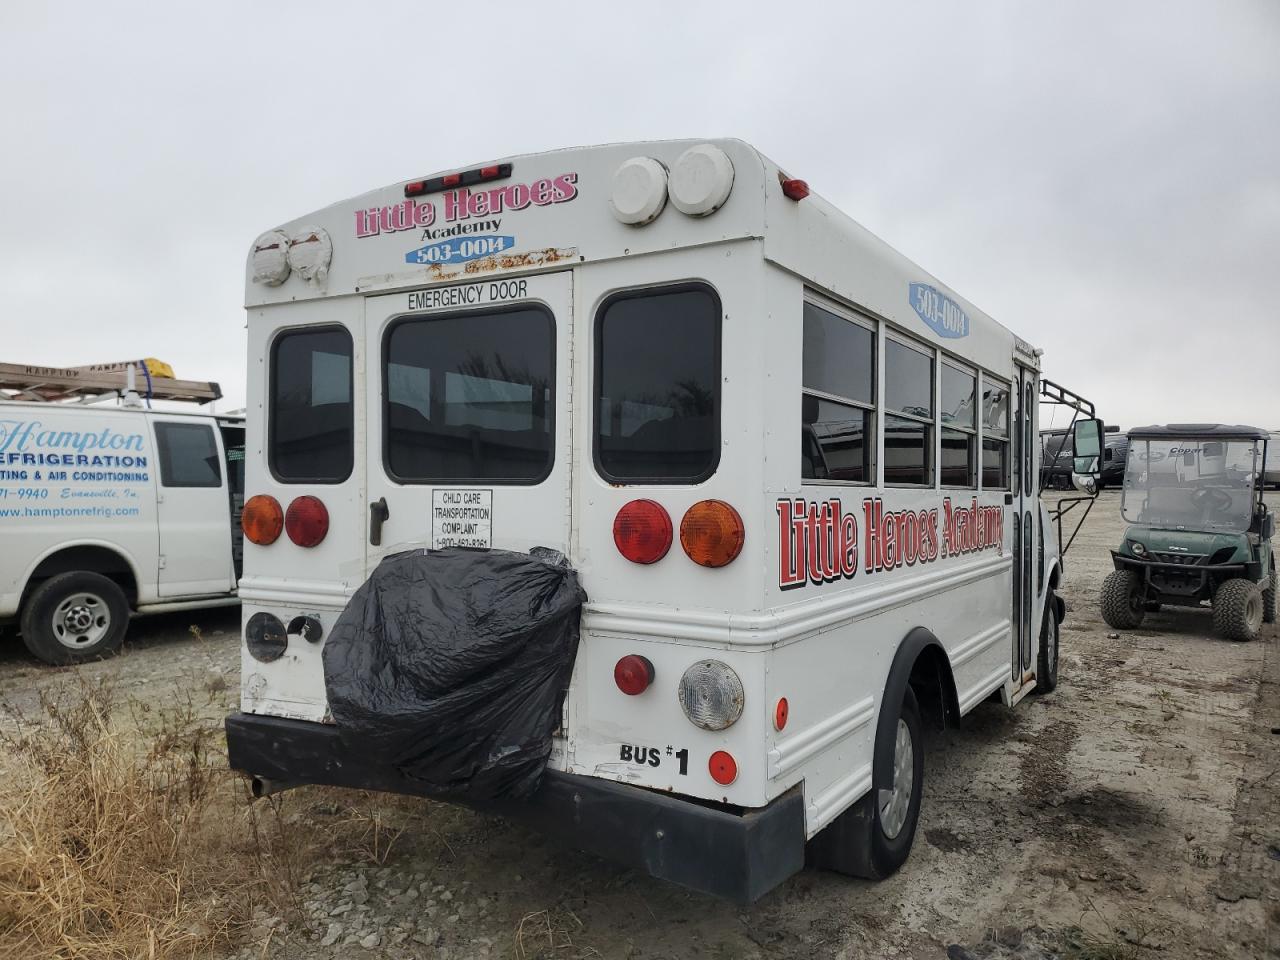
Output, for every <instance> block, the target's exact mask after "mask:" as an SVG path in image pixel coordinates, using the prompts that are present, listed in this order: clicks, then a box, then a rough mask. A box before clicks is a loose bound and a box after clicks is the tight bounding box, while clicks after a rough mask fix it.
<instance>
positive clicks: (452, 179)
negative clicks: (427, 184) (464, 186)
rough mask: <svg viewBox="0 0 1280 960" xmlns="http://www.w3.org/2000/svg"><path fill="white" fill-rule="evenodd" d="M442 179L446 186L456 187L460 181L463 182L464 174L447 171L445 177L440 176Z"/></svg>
mask: <svg viewBox="0 0 1280 960" xmlns="http://www.w3.org/2000/svg"><path fill="white" fill-rule="evenodd" d="M440 181H441V183H443V184H444V185H445V186H446V187H456V186H458V185H459V184H460V183H462V174H460V173H446V174H445V175H444V176H443V177H441V178H440Z"/></svg>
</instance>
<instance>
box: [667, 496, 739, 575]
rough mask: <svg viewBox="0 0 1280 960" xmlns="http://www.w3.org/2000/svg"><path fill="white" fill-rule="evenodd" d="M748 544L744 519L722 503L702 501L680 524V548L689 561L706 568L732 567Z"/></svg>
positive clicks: (690, 510) (692, 508) (690, 509)
mask: <svg viewBox="0 0 1280 960" xmlns="http://www.w3.org/2000/svg"><path fill="white" fill-rule="evenodd" d="M745 540H746V530H745V529H744V527H743V525H742V517H741V516H739V515H738V511H737V510H735V509H733V507H731V506H729V504H727V503H725V502H724V501H723V500H700V501H698V502H697V503H695V504H694V505H693V506H692V507H690V508H689V509H688V510H686V511H685V514H684V519H683V520H681V521H680V546H682V547H684V552H685V553H687V554H688V555H689V559H690V560H692V561H693V562H694V563H697V564H700V565H702V566H704V567H723V566H725V565H726V564H728V563H732V562H733V560H734V558H736V557H737V556H738V554H739V553H741V552H742V544H743V542H744V541H745Z"/></svg>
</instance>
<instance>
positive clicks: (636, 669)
mask: <svg viewBox="0 0 1280 960" xmlns="http://www.w3.org/2000/svg"><path fill="white" fill-rule="evenodd" d="M613 682H614V683H616V684H617V685H618V689H619V690H621V691H622V692H623V693H625V694H626V695H627V696H629V697H634V696H635V695H636V694H639V693H644V692H645V691H646V690H648V689H649V685H650V684H651V683H653V664H652V663H650V662H649V658H648V657H642V656H640V655H639V654H635V653H632V654H628V655H627V656H625V657H623V658H622V659H621V660H619V661H618V662H617V664H616V665H615V666H614V668H613Z"/></svg>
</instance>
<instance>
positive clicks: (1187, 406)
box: [0, 0, 1280, 429]
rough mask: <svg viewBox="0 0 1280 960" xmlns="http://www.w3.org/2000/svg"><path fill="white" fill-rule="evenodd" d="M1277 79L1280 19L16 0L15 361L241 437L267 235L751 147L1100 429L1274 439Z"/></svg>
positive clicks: (864, 7)
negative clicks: (596, 147) (874, 240)
mask: <svg viewBox="0 0 1280 960" xmlns="http://www.w3.org/2000/svg"><path fill="white" fill-rule="evenodd" d="M480 11H483V12H482V13H481V12H480ZM1278 50H1280V2H1277V0H1258V2H1252V3H1251V2H1236V0H1213V2H1208V0H1205V2H1171V0H1151V2H1145V3H1144V2H1132V3H1116V2H1114V0H1111V2H1095V3H1087V2H1079V0H1072V2H1066V0H1063V2H1056V3H1052V2H1042V3H1027V2H1022V0H1016V2H987V0H968V2H964V3H958V2H950V0H947V2H937V3H924V2H918V3H888V2H885V3H878V4H871V3H845V2H840V3H837V2H832V3H830V4H823V5H812V6H810V5H806V4H803V3H799V2H795V0H789V2H786V3H781V4H779V3H776V2H771V3H768V4H760V5H758V6H753V5H751V4H748V3H725V4H709V3H708V4H701V3H698V2H695V0H681V2H676V3H662V2H655V0H650V2H647V3H629V4H625V5H624V4H614V3H603V2H592V3H583V4H580V5H576V4H554V3H553V4H529V3H510V4H507V3H503V2H497V0H495V2H490V3H486V4H467V3H460V4H436V3H422V2H417V3H405V4H391V3H386V4H380V3H376V2H369V3H363V4H349V3H324V2H318V0H311V2H306V3H292V2H275V3H261V2H258V3H252V4H249V3H244V4H240V3H231V2H221V0H220V2H218V3H205V4H198V5H197V4H194V3H171V4H159V3H154V2H152V3H147V4H126V3H110V4H106V3H89V2H87V0H86V2H83V3H78V4H68V3H51V2H27V0H4V2H3V3H0V98H2V101H0V102H3V108H4V109H3V115H2V121H3V125H4V131H5V132H4V136H3V139H2V140H0V144H2V147H0V198H2V200H3V213H2V214H0V330H2V332H3V338H2V339H0V343H2V344H3V347H2V348H0V360H4V361H15V362H38V363H48V364H56V365H67V366H70V365H75V364H81V363H91V362H97V361H109V360H123V359H129V358H136V357H140V356H154V357H159V358H161V359H163V360H167V361H168V362H169V363H171V364H172V365H173V366H174V368H175V369H176V371H177V373H178V375H179V376H181V377H186V378H191V379H214V380H218V381H220V382H221V383H222V385H223V389H224V391H225V392H226V394H227V398H228V399H227V401H226V402H224V403H223V404H222V407H223V409H230V408H231V407H234V406H240V405H241V404H242V403H243V398H244V374H243V370H244V366H245V358H244V343H245V336H244V313H243V308H242V303H243V264H244V259H245V254H246V252H247V249H248V245H249V244H250V242H251V241H252V240H253V239H254V237H256V236H257V235H258V234H259V233H260V232H261V231H262V230H263V229H265V228H268V227H271V226H274V225H276V224H277V223H280V222H283V221H286V220H289V219H292V218H294V217H296V216H299V215H302V214H304V213H306V212H308V211H311V210H315V209H318V208H320V207H322V206H326V205H328V204H329V203H332V202H334V201H337V200H339V199H342V198H345V197H349V196H352V195H355V194H358V193H362V192H364V191H366V190H369V189H373V188H375V187H379V186H383V185H386V184H388V183H392V182H395V181H397V180H403V179H406V178H409V177H411V176H418V175H422V174H424V173H427V172H430V171H433V170H438V169H444V168H450V167H457V166H460V165H463V164H469V163H471V162H473V161H482V160H488V159H492V158H496V157H499V156H504V155H507V154H513V153H525V152H530V151H536V150H543V149H550V148H555V147H563V146H570V145H575V144H585V143H602V142H609V141H619V140H641V139H651V138H671V137H710V136H737V137H742V138H743V139H746V140H748V141H750V142H752V143H754V144H755V145H756V146H757V147H759V148H760V149H761V150H762V151H763V152H764V153H766V154H767V155H769V156H770V157H771V158H773V159H774V160H776V161H777V162H778V163H780V164H781V165H783V166H784V167H785V168H786V169H787V170H788V171H789V172H792V173H793V174H794V175H796V176H800V177H803V178H805V179H806V180H808V181H809V183H810V185H811V186H812V187H813V189H814V190H816V191H818V192H819V193H822V194H823V195H825V196H826V197H828V198H829V199H830V200H832V201H833V202H834V203H835V204H836V205H838V206H839V207H841V208H842V209H844V210H845V211H846V212H847V213H849V214H850V215H851V216H852V217H853V218H854V219H856V220H858V221H860V222H861V223H862V224H864V225H865V226H866V227H868V228H869V229H870V230H872V231H873V232H874V233H876V234H878V235H879V236H881V237H883V238H884V239H885V240H887V241H889V242H890V243H891V244H893V245H894V246H895V247H897V248H898V249H899V250H901V251H902V252H903V253H905V254H906V255H907V256H909V257H911V258H912V259H914V260H915V261H916V262H917V263H919V264H920V265H921V266H922V267H924V268H925V269H926V270H929V271H930V272H932V273H934V274H936V275H937V276H939V277H940V278H941V279H942V280H944V281H945V282H947V283H948V284H950V285H951V286H952V287H954V288H955V289H956V290H957V291H959V292H960V293H961V294H962V295H964V296H965V297H967V298H969V299H970V300H971V301H973V302H974V303H976V304H978V305H979V306H980V307H982V308H983V309H984V310H986V311H987V312H989V313H990V314H992V315H993V316H995V317H996V319H998V320H1000V321H1001V322H1002V323H1004V324H1005V325H1006V326H1008V327H1010V328H1011V329H1012V330H1013V331H1014V332H1016V333H1018V334H1019V335H1021V336H1022V337H1023V338H1024V339H1026V340H1029V341H1031V342H1032V343H1034V344H1036V345H1038V346H1041V347H1043V348H1044V349H1045V356H1044V365H1045V370H1046V374H1047V375H1048V376H1049V377H1051V378H1053V379H1056V380H1058V381H1059V382H1061V383H1063V384H1064V385H1066V386H1068V387H1071V388H1072V389H1075V390H1077V391H1078V392H1080V393H1082V394H1084V395H1085V396H1088V397H1089V398H1091V399H1093V400H1095V401H1096V402H1097V404H1098V407H1099V410H1100V412H1101V413H1102V415H1103V416H1104V417H1105V418H1106V419H1107V421H1108V422H1110V423H1120V424H1122V425H1124V426H1126V427H1128V426H1133V425H1135V424H1137V423H1138V422H1153V421H1154V422H1168V421H1178V420H1222V421H1229V422H1240V421H1242V422H1252V423H1257V424H1259V425H1262V426H1265V427H1268V428H1271V429H1280V376H1277V373H1278V371H1277V367H1278V365H1280V307H1278V304H1280V298H1278V297H1277V289H1278V288H1280V55H1277V51H1278ZM1045 425H1046V426H1047V425H1048V424H1047V423H1046V424H1045Z"/></svg>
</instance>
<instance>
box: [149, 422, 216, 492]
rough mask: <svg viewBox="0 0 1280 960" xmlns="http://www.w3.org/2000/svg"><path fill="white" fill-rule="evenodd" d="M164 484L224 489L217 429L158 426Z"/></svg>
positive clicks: (180, 425)
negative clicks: (221, 487)
mask: <svg viewBox="0 0 1280 960" xmlns="http://www.w3.org/2000/svg"><path fill="white" fill-rule="evenodd" d="M156 446H157V447H158V448H159V451H160V482H161V483H162V484H163V485H164V486H166V487H220V486H222V467H221V466H220V465H219V463H218V460H219V457H218V445H217V443H215V442H214V439H213V427H211V426H209V425H207V424H203V423H157V424H156Z"/></svg>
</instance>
